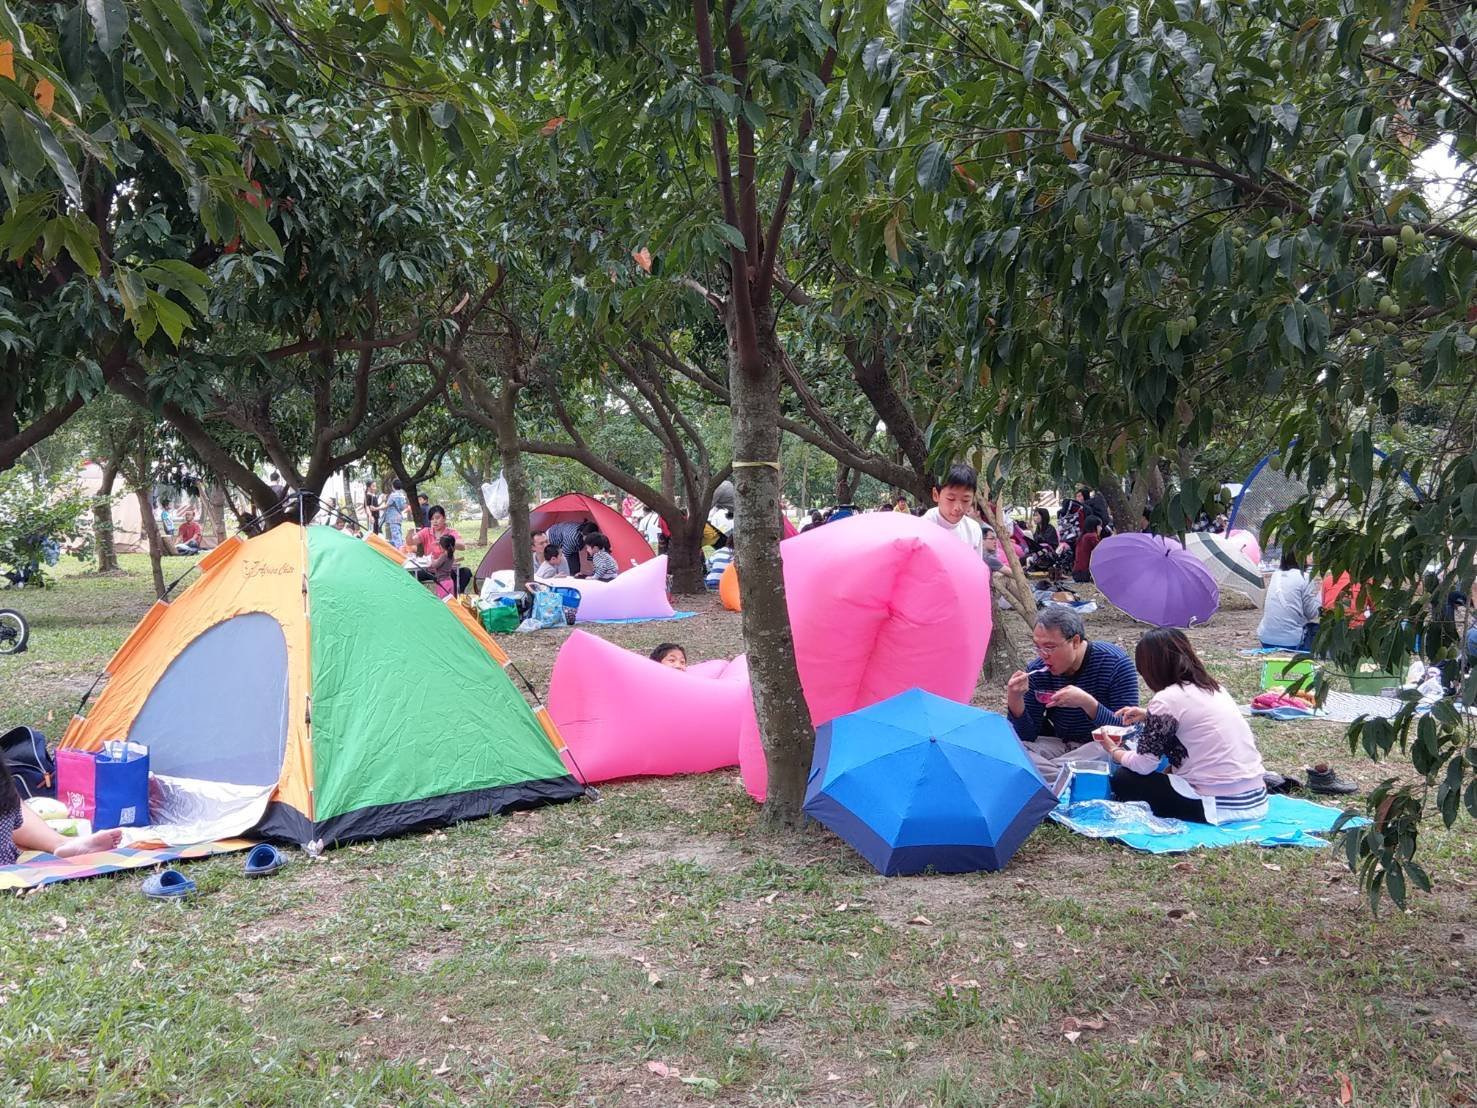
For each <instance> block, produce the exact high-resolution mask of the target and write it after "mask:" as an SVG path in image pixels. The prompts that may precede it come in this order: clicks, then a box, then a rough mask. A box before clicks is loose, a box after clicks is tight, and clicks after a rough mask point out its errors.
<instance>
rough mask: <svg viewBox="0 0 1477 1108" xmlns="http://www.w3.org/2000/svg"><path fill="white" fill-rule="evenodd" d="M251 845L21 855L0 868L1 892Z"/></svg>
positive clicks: (239, 841) (227, 841)
mask: <svg viewBox="0 0 1477 1108" xmlns="http://www.w3.org/2000/svg"><path fill="white" fill-rule="evenodd" d="M252 845H253V844H252V843H251V842H250V841H248V840H246V839H219V840H217V841H215V842H208V843H196V844H194V845H193V846H167V847H162V848H160V849H157V850H148V849H145V848H142V847H134V846H120V847H119V848H118V849H117V850H107V851H103V852H102V853H100V854H84V855H82V856H81V857H80V858H58V857H57V856H56V855H55V854H44V853H42V852H41V851H39V850H26V851H22V852H21V856H20V861H19V862H17V863H16V864H15V865H13V866H0V891H8V890H11V889H18V890H23V889H37V888H40V887H41V886H42V885H53V884H55V883H56V882H58V881H72V880H75V879H76V878H79V877H100V876H101V875H103V874H105V873H118V872H119V871H120V870H126V869H147V868H148V867H150V866H158V865H163V864H164V863H166V862H178V861H185V860H189V859H193V858H209V857H210V856H211V855H213V854H230V853H231V852H233V851H237V850H247V849H249V848H250V847H251V846H252Z"/></svg>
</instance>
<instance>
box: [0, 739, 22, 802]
mask: <svg viewBox="0 0 1477 1108" xmlns="http://www.w3.org/2000/svg"><path fill="white" fill-rule="evenodd" d="M20 806H21V794H20V790H19V789H17V788H16V787H15V778H14V777H12V776H11V775H10V763H9V762H7V761H6V760H5V755H4V754H0V816H8V815H12V814H13V813H15V812H18V811H20Z"/></svg>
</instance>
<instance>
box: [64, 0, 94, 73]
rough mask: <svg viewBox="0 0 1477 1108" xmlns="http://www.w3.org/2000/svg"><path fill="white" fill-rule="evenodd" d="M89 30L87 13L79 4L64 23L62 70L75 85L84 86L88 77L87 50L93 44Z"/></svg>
mask: <svg viewBox="0 0 1477 1108" xmlns="http://www.w3.org/2000/svg"><path fill="white" fill-rule="evenodd" d="M87 29H88V24H87V13H86V12H84V11H83V10H82V5H80V4H79V5H78V6H77V7H75V8H73V9H72V10H71V12H70V13H69V14H68V15H67V17H66V18H65V19H64V20H63V21H62V50H61V57H62V69H63V71H64V72H65V73H66V75H67V79H68V80H69V81H71V82H72V83H73V84H74V85H80V84H82V83H83V82H84V81H86V80H87V76H88V71H87V48H88V46H89V45H91V42H90V40H89V37H88V34H87Z"/></svg>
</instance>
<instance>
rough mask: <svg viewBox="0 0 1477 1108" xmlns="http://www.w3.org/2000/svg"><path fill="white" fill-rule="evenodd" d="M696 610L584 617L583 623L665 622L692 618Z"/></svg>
mask: <svg viewBox="0 0 1477 1108" xmlns="http://www.w3.org/2000/svg"><path fill="white" fill-rule="evenodd" d="M696 615H697V613H696V612H673V613H672V614H671V615H669V616H630V617H628V618H626V619H582V620H580V622H581V623H663V622H671V621H672V620H674V619H692V618H693V617H694V616H696Z"/></svg>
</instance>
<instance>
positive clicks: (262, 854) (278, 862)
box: [242, 843, 287, 877]
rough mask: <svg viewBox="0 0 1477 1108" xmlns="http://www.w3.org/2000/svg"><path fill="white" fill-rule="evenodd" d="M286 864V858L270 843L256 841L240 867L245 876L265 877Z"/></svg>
mask: <svg viewBox="0 0 1477 1108" xmlns="http://www.w3.org/2000/svg"><path fill="white" fill-rule="evenodd" d="M285 865H287V858H286V856H285V855H284V854H283V853H282V851H280V850H278V849H277V848H276V847H275V846H273V845H272V844H271V843H257V844H256V845H255V846H254V847H252V848H251V853H249V854H248V855H247V856H246V864H245V865H244V866H243V867H242V869H243V871H244V872H245V874H246V876H247V877H266V876H268V875H269V874H273V873H276V872H277V871H278V870H279V869H281V868H282V867H283V866H285Z"/></svg>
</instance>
